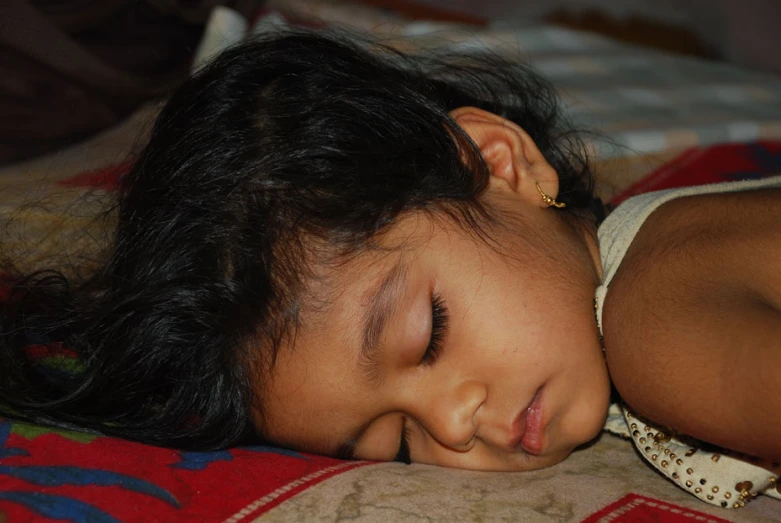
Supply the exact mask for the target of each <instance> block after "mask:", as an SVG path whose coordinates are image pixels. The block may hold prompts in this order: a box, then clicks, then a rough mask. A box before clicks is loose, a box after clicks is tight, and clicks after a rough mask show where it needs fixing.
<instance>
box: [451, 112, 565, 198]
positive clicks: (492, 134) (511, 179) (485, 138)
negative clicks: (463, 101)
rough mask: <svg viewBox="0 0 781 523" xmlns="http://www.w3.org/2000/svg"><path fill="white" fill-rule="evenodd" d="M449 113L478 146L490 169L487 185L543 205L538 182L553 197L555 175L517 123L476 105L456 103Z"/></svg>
mask: <svg viewBox="0 0 781 523" xmlns="http://www.w3.org/2000/svg"><path fill="white" fill-rule="evenodd" d="M450 117H451V118H453V120H455V122H456V123H457V124H458V125H459V126H460V127H461V129H463V130H464V132H466V134H468V135H469V137H470V138H471V139H472V141H473V142H475V144H476V145H477V147H478V148H479V149H480V152H481V153H482V155H483V159H484V160H485V162H486V164H487V165H488V168H489V169H490V171H491V181H490V185H489V188H491V187H493V188H496V189H499V190H505V191H507V190H509V191H511V192H513V193H514V194H516V195H517V196H519V197H520V198H522V199H523V200H526V201H528V202H529V203H533V204H536V205H539V206H541V207H547V206H548V205H547V204H546V203H545V202H544V201H543V200H542V198H541V196H540V193H539V191H538V190H537V187H536V184H539V185H540V188H541V189H542V190H543V191H544V192H545V194H547V195H549V196H551V197H552V198H556V196H557V195H558V193H559V176H558V174H557V173H556V171H555V170H554V169H553V167H551V165H550V164H549V163H548V161H547V160H546V159H545V156H543V154H542V153H541V152H540V150H539V149H538V148H537V144H535V143H534V140H532V137H531V136H529V134H528V133H527V132H526V131H524V130H523V129H522V128H521V127H519V126H518V125H517V124H515V123H513V122H511V121H510V120H507V119H505V118H502V117H501V116H499V115H496V114H494V113H490V112H488V111H484V110H482V109H478V108H476V107H460V108H458V109H455V110H453V111H451V112H450Z"/></svg>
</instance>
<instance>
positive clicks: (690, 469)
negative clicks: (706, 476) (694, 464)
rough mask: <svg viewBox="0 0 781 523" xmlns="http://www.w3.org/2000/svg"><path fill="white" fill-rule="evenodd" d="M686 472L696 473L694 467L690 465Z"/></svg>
mask: <svg viewBox="0 0 781 523" xmlns="http://www.w3.org/2000/svg"><path fill="white" fill-rule="evenodd" d="M686 473H687V474H692V473H694V469H693V468H691V467H689V468H688V469H686Z"/></svg>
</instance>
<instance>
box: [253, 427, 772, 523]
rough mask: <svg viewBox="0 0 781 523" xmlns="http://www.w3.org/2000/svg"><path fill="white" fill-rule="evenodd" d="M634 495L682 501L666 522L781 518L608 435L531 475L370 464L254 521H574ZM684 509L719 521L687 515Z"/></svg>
mask: <svg viewBox="0 0 781 523" xmlns="http://www.w3.org/2000/svg"><path fill="white" fill-rule="evenodd" d="M630 493H634V494H639V495H642V496H647V497H649V498H653V499H657V500H663V501H664V502H666V503H672V504H675V505H678V508H676V510H679V512H678V514H679V516H678V517H679V519H674V518H675V516H674V515H673V514H672V513H671V514H670V519H669V521H680V522H691V523H695V522H697V523H707V522H714V521H716V519H715V518H719V519H718V520H717V521H724V519H726V520H729V521H732V522H734V523H769V522H773V521H775V522H778V521H781V509H780V508H779V506H780V505H781V504H779V502H778V501H776V500H773V499H770V498H768V497H766V496H760V497H759V498H757V499H756V500H755V501H752V502H751V503H749V504H748V505H747V506H746V507H745V508H743V509H741V510H732V511H729V512H728V511H725V510H724V509H722V508H720V507H716V506H712V505H706V504H705V503H702V502H700V501H699V500H697V499H695V498H694V497H692V496H690V495H689V494H687V493H685V492H683V491H681V490H680V489H678V488H677V487H676V486H675V485H673V484H672V483H670V482H669V481H665V480H664V479H662V478H660V477H659V475H658V474H657V473H656V472H655V471H654V470H653V469H652V468H651V467H646V466H645V464H644V463H643V462H642V461H641V460H640V459H639V458H638V457H637V454H636V452H635V449H634V447H633V446H632V445H631V443H630V442H629V441H625V440H623V439H620V438H616V437H613V436H610V435H607V434H605V435H604V436H603V437H602V438H601V439H600V440H599V441H597V442H596V443H595V444H594V445H592V446H590V447H589V448H588V449H584V450H582V451H578V452H575V453H574V454H573V455H572V456H570V457H569V458H567V459H566V460H564V461H563V462H562V463H559V464H558V465H556V466H554V467H550V468H547V469H543V470H535V471H531V472H515V473H509V472H502V473H498V472H470V471H467V470H458V469H447V468H441V467H432V466H427V465H417V464H415V465H402V464H400V463H381V464H376V465H369V466H366V467H361V468H358V469H355V470H351V471H349V472H346V473H344V474H340V475H338V476H335V477H332V478H329V479H328V480H326V481H324V482H323V483H320V484H318V485H315V486H313V487H311V488H309V489H307V490H306V491H304V492H302V493H300V494H297V495H296V496H294V497H293V498H291V499H289V500H287V501H285V502H284V503H282V504H281V505H279V506H277V507H275V508H273V509H271V510H270V511H269V512H267V513H266V514H264V515H262V516H260V517H259V518H257V520H256V521H257V522H258V523H269V522H279V523H283V522H289V521H307V522H331V521H349V522H351V523H357V522H375V521H376V522H382V523H385V522H394V523H395V522H429V523H431V522H439V521H442V522H475V523H476V522H495V521H506V522H533V523H545V522H557V523H563V522H572V523H577V522H579V521H583V520H584V519H586V518H587V517H589V516H591V515H592V514H594V513H596V512H598V511H599V510H601V509H603V508H604V507H606V506H608V505H610V504H611V503H613V502H615V501H617V500H619V499H621V498H623V497H624V496H626V495H628V494H630ZM687 509H688V510H694V511H698V512H703V513H705V514H707V515H710V516H714V519H711V518H702V517H700V519H696V518H695V517H691V516H685V515H686V514H690V512H688V510H687ZM698 517H699V516H698ZM610 521H613V522H614V523H616V522H620V521H637V520H632V519H629V518H625V519H621V518H618V519H612V520H610ZM643 521H651V520H650V519H648V520H643ZM664 521H668V520H664Z"/></svg>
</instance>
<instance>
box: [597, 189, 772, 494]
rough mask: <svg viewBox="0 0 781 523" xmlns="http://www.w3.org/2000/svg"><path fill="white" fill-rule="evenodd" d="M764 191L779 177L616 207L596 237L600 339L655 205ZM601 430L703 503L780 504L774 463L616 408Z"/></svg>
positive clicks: (671, 193) (655, 195)
mask: <svg viewBox="0 0 781 523" xmlns="http://www.w3.org/2000/svg"><path fill="white" fill-rule="evenodd" d="M770 187H781V176H775V177H772V178H765V179H762V180H749V181H742V182H729V183H719V184H712V185H703V186H697V187H687V188H683V189H670V190H666V191H659V192H654V193H648V194H643V195H640V196H636V197H634V198H630V199H629V200H627V201H626V202H624V203H622V204H621V205H619V206H618V207H617V208H616V210H615V211H613V212H612V213H611V214H610V216H608V217H607V219H606V220H605V221H604V222H603V223H602V225H601V226H600V227H599V233H598V236H599V250H600V253H601V258H602V270H603V279H602V284H601V285H600V286H599V287H598V288H597V291H596V305H597V310H596V312H597V324H598V325H599V331H600V333H602V310H603V304H604V302H605V296H606V295H607V291H608V288H609V286H610V282H611V281H612V280H613V277H614V276H615V274H616V272H617V271H618V267H619V266H620V265H621V261H622V260H623V259H624V255H625V254H626V252H627V250H628V249H629V246H630V245H631V243H632V240H634V238H635V236H636V235H637V232H638V231H639V230H640V227H641V226H642V225H643V223H644V222H645V220H646V219H647V218H648V216H650V215H651V213H652V212H654V211H655V210H656V209H657V208H658V207H659V206H660V205H662V204H663V203H665V202H668V201H670V200H673V199H675V198H681V197H684V196H692V195H698V194H714V193H723V192H735V191H748V190H753V189H761V188H770ZM608 350H609V349H608ZM605 430H607V431H608V432H611V433H613V434H616V435H618V436H621V437H624V438H626V439H631V440H633V441H634V443H635V446H636V447H637V449H638V451H639V453H640V455H641V456H643V457H644V458H645V459H646V460H647V461H648V462H649V463H650V464H651V465H652V466H653V467H654V468H656V469H657V470H658V471H659V472H661V473H662V474H663V475H665V476H667V477H668V478H669V479H670V480H672V481H673V482H675V483H676V484H677V485H678V486H679V487H681V488H682V489H684V490H686V491H687V492H689V493H691V494H692V495H694V496H697V497H698V498H700V499H701V500H703V501H705V502H707V503H711V504H713V505H718V506H721V507H724V508H740V507H742V506H744V505H745V504H746V503H747V502H749V501H750V500H751V499H752V498H754V497H756V496H757V495H758V494H766V495H768V496H772V497H775V498H778V499H781V477H779V476H781V464H779V463H774V462H771V461H768V460H760V459H756V458H753V457H748V456H743V455H741V454H739V453H736V452H731V451H726V450H722V449H719V448H717V447H714V446H711V445H706V444H705V443H702V442H700V441H698V440H695V439H693V438H689V437H687V436H684V435H677V434H670V433H669V432H668V430H667V429H666V428H664V427H660V426H657V425H655V424H654V423H652V422H650V421H649V420H646V419H642V418H639V417H638V416H636V415H635V414H633V413H632V412H630V411H629V410H628V409H627V407H626V406H625V405H621V404H613V405H611V406H610V410H609V413H608V418H607V421H606V423H605ZM706 448H707V450H706Z"/></svg>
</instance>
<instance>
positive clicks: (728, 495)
mask: <svg viewBox="0 0 781 523" xmlns="http://www.w3.org/2000/svg"><path fill="white" fill-rule="evenodd" d="M724 497H725V498H727V499H730V498H731V497H732V492H725V493H724Z"/></svg>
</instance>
